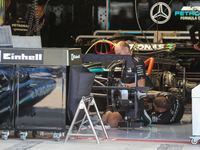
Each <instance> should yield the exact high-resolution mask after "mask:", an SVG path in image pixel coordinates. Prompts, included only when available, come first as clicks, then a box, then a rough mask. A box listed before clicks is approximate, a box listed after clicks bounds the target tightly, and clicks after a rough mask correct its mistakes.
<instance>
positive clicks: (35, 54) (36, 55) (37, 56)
mask: <svg viewBox="0 0 200 150" xmlns="http://www.w3.org/2000/svg"><path fill="white" fill-rule="evenodd" d="M0 55H1V60H0V63H16V64H17V63H19V64H23V63H24V64H43V55H44V52H43V51H42V50H37V51H34V50H0Z"/></svg>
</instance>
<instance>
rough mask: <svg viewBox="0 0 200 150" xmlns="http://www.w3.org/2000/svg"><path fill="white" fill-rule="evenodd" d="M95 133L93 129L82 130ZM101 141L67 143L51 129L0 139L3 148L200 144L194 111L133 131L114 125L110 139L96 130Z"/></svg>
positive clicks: (128, 149) (182, 148)
mask: <svg viewBox="0 0 200 150" xmlns="http://www.w3.org/2000/svg"><path fill="white" fill-rule="evenodd" d="M81 132H82V133H92V130H91V129H86V130H83V131H81ZM96 132H97V134H98V138H99V141H100V144H96V143H97V142H96V140H95V138H94V137H92V138H90V137H80V138H76V139H74V138H70V139H69V140H68V141H67V143H64V140H65V135H64V134H62V137H61V138H60V140H59V141H55V139H53V133H52V132H38V136H37V137H36V138H33V137H32V136H31V132H29V134H28V136H27V138H26V140H25V141H23V140H20V138H15V137H14V135H13V132H10V133H11V135H10V136H9V138H8V139H7V140H0V142H1V149H2V150H18V149H20V150H35V149H37V150H47V149H48V150H51V149H54V150H57V149H59V150H65V149H70V150H78V149H82V150H94V149H95V150H102V149H115V150H138V149H142V150H190V149H191V150H196V149H200V144H199V143H198V144H197V145H192V144H191V143H190V138H189V137H190V136H191V135H192V124H191V113H187V114H184V116H183V118H182V120H181V122H180V123H176V124H170V125H155V124H151V125H150V126H149V127H143V128H135V129H134V130H124V129H123V130H122V129H120V130H119V129H118V128H111V129H109V130H107V133H108V136H109V139H105V136H104V133H103V131H100V130H96Z"/></svg>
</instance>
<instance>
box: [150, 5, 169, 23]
mask: <svg viewBox="0 0 200 150" xmlns="http://www.w3.org/2000/svg"><path fill="white" fill-rule="evenodd" d="M150 17H151V19H152V20H153V22H155V23H158V24H164V23H166V22H167V21H168V20H169V19H170V17H171V9H170V7H169V6H168V5H167V4H166V3H163V2H158V3H155V4H154V5H153V6H152V7H151V10H150Z"/></svg>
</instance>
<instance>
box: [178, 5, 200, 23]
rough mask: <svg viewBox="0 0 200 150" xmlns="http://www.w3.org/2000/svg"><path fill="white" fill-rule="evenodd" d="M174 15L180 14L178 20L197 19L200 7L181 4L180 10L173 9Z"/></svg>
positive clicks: (199, 16)
mask: <svg viewBox="0 0 200 150" xmlns="http://www.w3.org/2000/svg"><path fill="white" fill-rule="evenodd" d="M174 15H175V16H180V20H199V19H200V7H199V6H195V7H191V6H183V7H182V9H181V10H180V11H175V12H174Z"/></svg>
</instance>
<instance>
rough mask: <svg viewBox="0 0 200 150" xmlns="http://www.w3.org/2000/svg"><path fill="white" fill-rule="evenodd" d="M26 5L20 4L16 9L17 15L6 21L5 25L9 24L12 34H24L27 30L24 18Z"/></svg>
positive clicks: (26, 21) (26, 22)
mask: <svg viewBox="0 0 200 150" xmlns="http://www.w3.org/2000/svg"><path fill="white" fill-rule="evenodd" d="M26 12H27V6H26V5H25V4H21V5H20V6H19V7H18V9H17V17H15V18H13V19H11V20H9V21H8V23H7V25H10V26H11V30H12V35H20V36H25V35H26V32H27V30H28V20H27V19H25V15H26Z"/></svg>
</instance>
